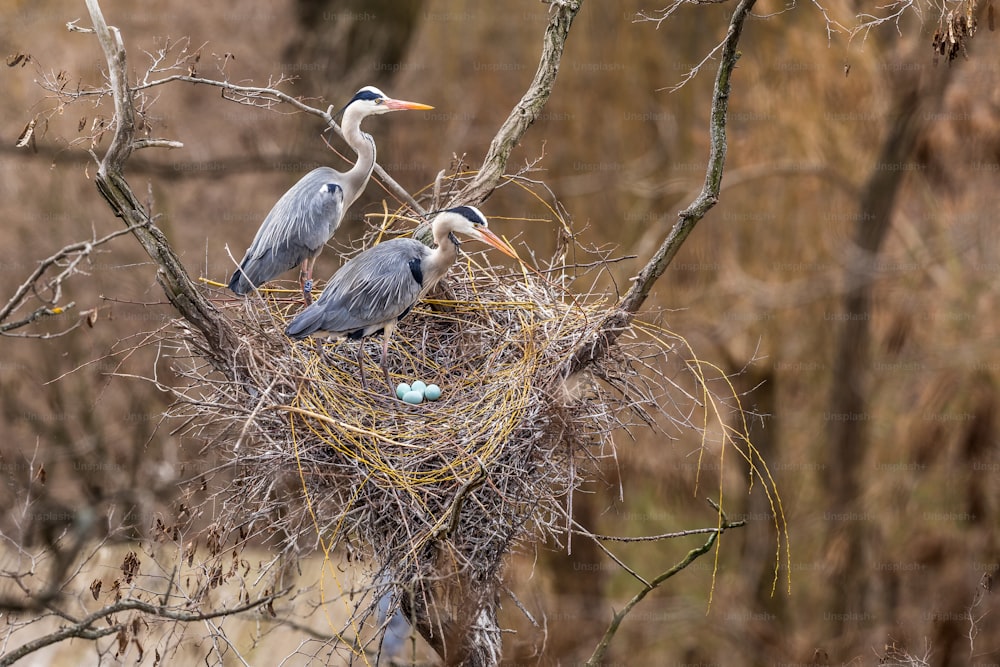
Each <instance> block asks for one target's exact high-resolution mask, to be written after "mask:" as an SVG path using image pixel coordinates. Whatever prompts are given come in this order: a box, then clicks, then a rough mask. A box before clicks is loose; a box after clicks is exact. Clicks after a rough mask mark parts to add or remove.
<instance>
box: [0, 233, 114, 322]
mask: <svg viewBox="0 0 1000 667" xmlns="http://www.w3.org/2000/svg"><path fill="white" fill-rule="evenodd" d="M132 231H133V230H132V228H131V227H126V228H125V229H119V230H118V231H115V232H112V233H110V234H108V235H107V236H103V237H101V238H99V239H95V240H93V241H80V242H78V243H72V244H70V245H68V246H66V247H65V248H63V249H62V250H59V251H58V252H56V253H55V254H54V255H51V256H50V257H47V258H46V259H43V260H42V261H41V262H39V263H38V266H37V267H35V270H34V271H32V272H31V275H29V276H28V277H27V279H26V280H25V281H24V282H23V283H21V286H20V287H18V288H17V290H15V291H14V295H13V296H12V297H11V298H10V299H9V300H8V301H7V303H6V305H4V307H3V308H0V333H2V332H6V331H11V330H13V329H16V328H18V327H22V326H24V325H26V324H30V323H31V322H33V321H35V320H36V319H38V318H39V317H42V316H43V315H59V314H61V313H62V312H64V311H66V310H68V309H69V308H70V307H71V306H70V305H69V304H67V305H65V306H63V307H62V308H58V307H57V308H48V307H46V308H40V309H38V311H35V312H34V313H32V314H31V315H30V316H28V317H27V318H25V319H24V320H21V321H19V322H6V320H7V319H8V318H9V317H10V316H11V314H13V312H14V311H15V310H17V309H18V308H19V307H20V306H21V305H22V304H23V303H24V301H25V299H27V297H28V295H29V294H30V293H32V292H35V291H37V290H36V286H37V285H38V281H39V280H41V278H42V276H43V275H45V272H46V271H47V270H48V269H49V267H51V266H53V265H56V264H58V263H59V262H60V261H62V260H64V259H66V258H67V257H70V256H72V255H75V257H74V258H73V262H72V264H71V266H70V267H69V270H71V269H72V268H74V267H75V266H76V264H78V263H79V261H80V260H82V259H83V258H84V257H88V256H89V255H90V254H91V253H92V252H93V251H94V248H97V247H99V246H102V245H104V244H105V243H107V242H109V241H111V240H112V239H115V238H117V237H119V236H122V235H124V234H128V233H130V232H132ZM67 275H68V273H67V270H64V271H62V272H61V273H60V274H59V275H58V276H56V277H55V278H53V280H54V281H60V282H61V280H62V279H64V278H65V277H67ZM39 311H47V312H41V313H40V312H39Z"/></svg>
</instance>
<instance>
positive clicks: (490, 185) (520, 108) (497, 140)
mask: <svg viewBox="0 0 1000 667" xmlns="http://www.w3.org/2000/svg"><path fill="white" fill-rule="evenodd" d="M550 5H551V7H550V11H551V16H550V17H549V25H548V27H546V29H545V36H544V37H543V41H542V55H541V58H540V60H539V62H538V69H537V70H536V71H535V77H534V78H533V79H532V80H531V85H529V86H528V90H527V91H525V93H524V95H523V96H522V97H521V100H520V101H519V102H518V103H517V105H515V106H514V108H513V109H512V110H511V112H510V114H509V115H508V116H507V120H505V121H504V123H503V125H501V126H500V129H499V130H498V131H497V133H496V135H495V136H494V137H493V141H492V142H490V148H489V150H488V151H487V152H486V158H485V159H484V160H483V166H482V167H480V168H479V172H478V173H477V174H476V177H475V178H474V179H473V180H472V182H470V183H469V184H468V185H467V186H465V187H464V188H462V190H461V192H459V193H458V194H457V195H455V197H453V198H452V200H451V202H450V203H449V204H448V206H458V205H460V204H474V205H478V204H481V203H482V202H484V201H485V200H486V198H487V197H489V196H490V194H491V193H492V192H493V190H495V189H496V187H497V186H498V185H499V184H500V180H501V179H502V178H503V173H504V170H505V169H506V167H507V161H508V160H509V159H510V153H511V151H512V150H513V149H514V147H515V146H517V144H518V142H520V141H521V137H522V136H524V133H525V132H526V131H527V130H528V128H529V127H531V125H532V123H534V122H535V119H536V118H538V115H539V114H540V113H541V112H542V109H543V108H544V107H545V104H546V102H548V101H549V96H550V95H551V94H552V86H553V84H554V83H555V80H556V75H557V74H558V73H559V62H560V60H562V55H563V49H564V48H565V46H566V38H567V36H568V35H569V30H570V28H571V27H572V25H573V19H574V18H575V17H576V15H577V13H578V12H579V11H580V7H581V6H582V5H583V0H552V2H551V3H550Z"/></svg>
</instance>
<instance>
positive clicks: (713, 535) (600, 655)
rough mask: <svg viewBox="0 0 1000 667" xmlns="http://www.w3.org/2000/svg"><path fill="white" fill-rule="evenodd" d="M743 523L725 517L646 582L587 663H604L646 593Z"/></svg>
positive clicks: (702, 554) (624, 608)
mask: <svg viewBox="0 0 1000 667" xmlns="http://www.w3.org/2000/svg"><path fill="white" fill-rule="evenodd" d="M743 523H744V522H742V521H738V522H735V523H729V521H728V520H726V519H725V518H723V521H722V524H721V526H720V527H719V528H710V529H707V530H708V532H709V533H710V534H709V536H708V540H706V541H705V543H704V544H703V545H701V546H700V547H696V548H694V549H692V550H691V551H689V552H688V553H687V555H686V556H685V557H684V558H683V559H682V560H681V561H680V562H679V563H677V564H676V565H674V566H673V567H671V568H670V569H669V570H667V571H666V572H663V573H662V574H660V575H659V576H658V577H656V578H655V579H653V580H652V581H650V582H649V583H648V584H646V585H645V587H643V589H642V590H640V591H639V592H638V593H636V594H635V595H634V596H633V597H632V599H631V600H629V601H628V603H627V604H626V605H625V606H624V607H622V609H621V611H618V612H616V613H615V615H614V617H613V618H612V619H611V624H610V625H609V626H608V630H607V632H605V633H604V636H603V637H602V638H601V641H600V642H599V643H598V644H597V648H596V649H594V653H593V655H591V656H590V660H588V661H587V665H588V666H593V665H601V664H604V658H605V656H606V654H607V652H608V647H609V646H610V645H611V640H612V639H614V636H615V633H617V632H618V627H619V626H620V625H621V623H622V621H623V620H625V617H626V616H627V615H628V613H629V612H630V611H632V609H633V608H634V607H635V606H636V605H637V604H639V603H640V602H642V600H643V598H645V597H646V595H648V594H649V593H650V592H652V591H653V590H654V589H656V588H657V587H658V586H659V585H660V584H662V583H663V582H665V581H666V580H667V579H669V578H670V577H672V576H674V575H675V574H677V573H678V572H680V571H681V570H683V569H684V568H686V567H687V566H688V565H690V564H691V563H693V562H694V561H695V560H697V559H698V558H700V557H701V556H704V555H705V554H707V553H708V552H709V551H710V550H711V548H712V545H713V544H715V541H716V540H717V539H718V537H719V535H721V534H722V533H724V532H725V531H727V530H729V529H730V528H736V527H738V526H742V525H743ZM699 532H703V531H699Z"/></svg>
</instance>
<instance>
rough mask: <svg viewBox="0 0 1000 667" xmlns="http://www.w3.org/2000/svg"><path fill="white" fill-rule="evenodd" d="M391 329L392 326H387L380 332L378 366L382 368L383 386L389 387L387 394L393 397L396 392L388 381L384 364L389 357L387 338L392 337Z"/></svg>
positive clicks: (386, 368)
mask: <svg viewBox="0 0 1000 667" xmlns="http://www.w3.org/2000/svg"><path fill="white" fill-rule="evenodd" d="M392 329H393V326H392V325H391V324H389V325H387V326H386V327H385V330H384V331H383V332H382V359H381V360H380V361H379V366H381V367H382V372H383V373H385V384H386V386H387V387H389V393H390V394H391V395H393V396H395V395H396V390H395V389H394V388H393V386H392V382H391V381H390V380H389V366H388V365H387V364H386V360H387V358H388V357H389V337H390V336H391V335H392Z"/></svg>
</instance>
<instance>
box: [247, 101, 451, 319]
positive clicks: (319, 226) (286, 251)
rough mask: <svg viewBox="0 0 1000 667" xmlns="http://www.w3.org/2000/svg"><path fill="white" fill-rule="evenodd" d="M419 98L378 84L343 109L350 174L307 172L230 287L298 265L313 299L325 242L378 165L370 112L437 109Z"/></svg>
mask: <svg viewBox="0 0 1000 667" xmlns="http://www.w3.org/2000/svg"><path fill="white" fill-rule="evenodd" d="M433 108H434V107H432V106H428V105H426V104H420V103H418V102H406V101H404V100H394V99H392V98H391V97H388V96H386V94H385V93H383V92H382V91H381V90H379V89H378V88H375V87H373V86H365V87H364V88H362V89H361V90H359V91H358V92H357V93H356V94H355V95H354V97H352V98H351V101H350V102H348V103H347V104H346V105H345V106H344V108H343V109H341V111H340V112H339V113H343V125H342V129H343V132H344V139H345V140H346V141H347V144H348V145H349V146H350V147H351V148H353V149H354V151H355V152H356V153H357V154H358V160H357V162H355V164H354V166H353V167H351V169H349V170H348V171H346V172H340V171H337V170H335V169H332V168H331V167H317V168H316V169H313V170H312V171H310V172H309V173H308V174H306V175H305V176H303V177H302V178H301V179H300V180H299V182H298V183H296V184H295V185H293V186H292V187H291V188H290V189H289V190H288V192H286V193H285V194H283V195H282V196H281V199H279V200H278V202H277V203H276V204H275V205H274V207H273V208H272V209H271V212H270V213H268V214H267V217H266V218H264V222H263V223H261V226H260V229H258V230H257V235H256V236H255V237H254V239H253V243H251V244H250V248H249V249H248V250H247V252H246V255H244V257H243V261H242V262H240V267H239V268H238V269H237V270H236V271H235V272H234V273H233V277H232V279H231V280H230V281H229V289H231V290H232V291H233V292H235V293H236V294H241V295H242V294H246V293H247V292H249V291H250V290H251V289H253V288H254V287H258V286H260V285H262V284H264V283H266V282H267V281H269V280H273V279H274V278H277V277H278V276H280V275H281V274H282V273H285V272H286V271H290V270H291V269H293V268H295V267H296V266H299V267H301V270H300V273H299V283H300V284H301V285H302V296H303V298H304V299H305V302H306V304H307V305H308V304H310V303H312V295H311V292H312V270H313V265H314V264H315V263H316V258H317V257H319V254H320V252H322V251H323V246H324V245H325V244H326V242H327V241H329V240H330V238H331V237H332V236H333V234H334V232H336V231H337V227H338V226H339V225H340V221H341V220H342V219H343V217H344V211H346V210H347V209H348V208H350V206H351V204H353V203H354V202H355V200H357V198H358V197H359V196H360V195H361V193H362V192H363V191H364V189H365V186H366V185H367V184H368V179H369V178H370V177H371V174H372V169H374V168H375V140H374V139H372V137H371V135H370V134H367V133H365V132H362V131H361V121H362V120H364V119H365V118H367V117H368V116H372V115H376V114H383V113H388V112H390V111H399V110H403V109H433Z"/></svg>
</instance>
